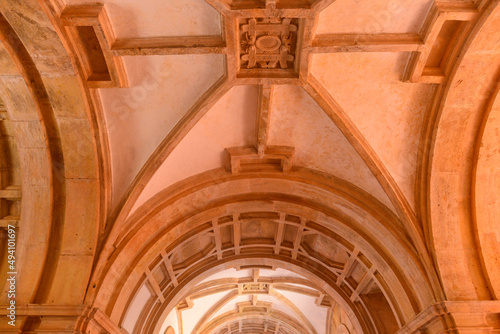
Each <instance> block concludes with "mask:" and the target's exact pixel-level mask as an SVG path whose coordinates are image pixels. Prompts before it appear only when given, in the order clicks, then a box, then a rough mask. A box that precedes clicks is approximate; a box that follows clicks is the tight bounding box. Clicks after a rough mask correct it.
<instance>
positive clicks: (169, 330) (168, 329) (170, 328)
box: [165, 326, 175, 334]
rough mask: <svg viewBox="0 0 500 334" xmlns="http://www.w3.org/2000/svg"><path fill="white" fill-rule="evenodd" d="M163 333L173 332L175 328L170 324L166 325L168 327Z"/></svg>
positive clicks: (173, 333) (172, 333)
mask: <svg viewBox="0 0 500 334" xmlns="http://www.w3.org/2000/svg"><path fill="white" fill-rule="evenodd" d="M165 334H175V330H174V329H173V328H172V326H168V328H167V329H166V330H165Z"/></svg>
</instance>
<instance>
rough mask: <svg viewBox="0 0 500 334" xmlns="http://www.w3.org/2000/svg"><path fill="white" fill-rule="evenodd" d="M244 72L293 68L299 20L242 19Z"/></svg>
mask: <svg viewBox="0 0 500 334" xmlns="http://www.w3.org/2000/svg"><path fill="white" fill-rule="evenodd" d="M240 23H241V24H240V25H239V36H240V45H241V48H240V66H241V68H242V69H258V68H260V69H274V68H281V69H286V68H293V64H294V61H295V48H296V45H297V28H298V22H297V19H291V18H280V17H268V18H250V19H241V20H240Z"/></svg>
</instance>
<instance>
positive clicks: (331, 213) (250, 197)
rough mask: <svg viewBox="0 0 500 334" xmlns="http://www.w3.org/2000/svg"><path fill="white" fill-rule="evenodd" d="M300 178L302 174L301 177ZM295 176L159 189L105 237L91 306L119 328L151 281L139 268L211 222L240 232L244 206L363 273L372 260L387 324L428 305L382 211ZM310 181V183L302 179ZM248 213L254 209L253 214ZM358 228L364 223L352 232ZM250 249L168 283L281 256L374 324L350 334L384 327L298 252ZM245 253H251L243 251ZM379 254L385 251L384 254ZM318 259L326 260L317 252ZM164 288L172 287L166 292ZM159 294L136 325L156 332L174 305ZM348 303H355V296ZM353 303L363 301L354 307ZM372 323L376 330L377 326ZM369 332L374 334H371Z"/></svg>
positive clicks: (357, 195)
mask: <svg viewBox="0 0 500 334" xmlns="http://www.w3.org/2000/svg"><path fill="white" fill-rule="evenodd" d="M301 172H302V173H305V174H307V173H310V172H309V171H307V170H305V169H304V170H302V171H301ZM301 172H296V173H295V174H294V175H284V174H282V173H274V172H271V173H269V174H268V175H262V173H259V174H252V173H249V174H246V175H238V176H228V175H227V174H226V173H225V172H224V171H222V170H221V171H219V170H216V171H212V172H209V174H208V175H207V174H206V173H205V174H203V175H198V176H196V177H194V178H191V179H189V180H186V181H185V182H184V181H183V182H182V184H180V185H176V186H174V187H172V188H169V189H166V190H165V191H164V192H163V193H161V194H160V195H158V196H157V197H155V198H153V199H152V200H151V201H149V202H148V203H146V204H145V205H144V207H143V208H141V209H139V210H138V212H137V213H136V214H135V215H134V216H132V217H130V220H129V221H128V223H127V224H126V225H125V226H124V230H125V231H127V232H126V233H116V234H115V235H114V236H113V237H114V242H115V245H114V246H113V247H115V248H116V250H115V251H114V254H113V255H112V257H111V263H108V266H107V267H106V268H103V271H102V272H103V276H102V279H101V280H100V281H96V284H97V288H96V289H97V290H98V291H99V293H97V292H96V295H97V299H96V301H95V306H97V307H99V308H102V309H106V310H107V312H109V314H110V316H111V319H116V320H115V321H117V322H118V323H119V322H121V321H122V319H123V315H124V314H125V313H124V312H125V310H126V308H127V305H129V304H130V302H131V300H132V298H133V296H134V292H135V291H137V290H138V289H139V287H140V286H141V285H142V284H143V282H144V278H145V277H146V276H148V275H149V274H146V276H145V270H146V272H151V271H154V270H156V265H158V263H159V262H158V261H162V260H161V258H165V257H167V258H169V257H170V256H172V254H173V253H172V252H173V251H174V250H175V249H176V247H177V246H179V245H180V244H179V243H184V242H189V241H190V240H192V239H194V238H201V236H202V235H203V234H204V233H205V232H207V231H211V230H213V229H214V226H213V222H214V221H219V220H220V219H222V220H221V221H224V219H228V218H224V217H223V216H228V215H229V216H232V215H233V214H234V215H238V219H237V221H238V222H237V223H236V221H235V222H232V223H229V222H226V224H228V225H227V226H230V225H232V224H233V225H234V224H240V223H241V222H242V221H243V220H244V219H242V218H241V217H243V216H244V212H245V208H246V210H249V209H248V208H251V207H253V208H259V210H260V211H272V212H274V213H273V214H274V215H275V216H274V218H269V217H267V218H262V219H264V220H271V221H280V220H281V221H282V222H283V224H285V223H286V219H287V218H285V217H287V215H288V216H290V217H298V218H288V219H289V220H291V222H290V223H292V224H295V225H296V226H299V225H300V223H298V222H297V221H296V220H297V219H299V221H301V222H302V224H305V228H306V229H312V230H314V232H311V233H315V234H318V235H323V236H327V237H328V238H329V240H330V239H331V240H335V242H338V243H340V244H344V247H346V248H345V249H348V250H349V252H350V254H356V255H355V256H354V257H353V258H356V259H357V260H356V261H358V260H359V261H361V262H362V261H367V262H366V263H369V265H368V267H371V265H372V264H374V263H375V262H377V263H378V265H377V266H378V267H377V269H375V267H373V268H372V269H371V270H372V272H371V274H373V275H374V276H376V277H377V278H376V279H375V280H376V281H377V282H379V283H377V285H378V286H380V287H382V288H381V290H380V291H381V293H382V295H383V296H384V297H383V298H382V299H383V300H385V303H386V304H381V305H379V306H381V307H382V308H385V309H387V310H388V313H387V314H385V316H389V314H390V315H391V316H393V317H394V319H395V324H396V325H395V326H397V327H401V326H403V325H404V324H405V323H406V322H407V321H409V320H410V319H411V318H412V317H413V316H414V315H415V314H418V313H419V312H420V310H421V306H420V305H423V304H425V303H426V301H429V299H432V292H431V290H430V288H429V285H428V282H427V280H426V278H425V274H424V272H423V268H422V265H421V264H420V263H419V262H418V260H417V261H416V259H417V258H416V257H415V255H414V253H413V252H414V249H413V248H412V247H411V246H410V245H409V244H408V243H407V239H406V238H405V236H404V234H400V233H399V232H398V231H399V226H400V225H399V222H398V219H397V218H395V217H394V216H392V215H391V214H390V213H389V211H387V210H385V209H384V206H383V205H380V204H379V203H378V202H377V201H376V200H373V199H371V198H370V197H369V195H367V194H364V193H361V190H359V189H356V188H353V187H350V186H349V185H345V187H343V186H342V185H341V184H335V182H332V180H328V178H326V179H325V178H324V176H322V175H319V174H316V177H317V179H316V181H317V182H316V181H311V180H310V179H309V181H305V180H306V179H307V178H305V177H304V178H303V177H301ZM308 176H309V177H310V175H308ZM249 178H252V179H253V181H256V182H255V183H254V185H252V187H249V183H248V182H247V181H248V179H249ZM207 180H208V181H207ZM320 180H321V182H320ZM336 181H337V180H336ZM329 187H331V188H329ZM291 190H292V191H291ZM207 198H208V201H207ZM353 202H355V203H357V202H360V203H361V202H364V204H361V206H362V207H364V208H365V210H366V211H363V210H360V209H359V207H357V205H355V204H354V203H353ZM235 210H236V211H235ZM252 210H253V211H255V209H252ZM252 210H250V212H251V211H252ZM242 214H243V216H242ZM276 215H277V216H276ZM280 215H281V216H280ZM300 217H302V218H300ZM361 217H362V219H361ZM375 217H376V218H375ZM229 219H230V220H231V219H232V218H229ZM262 219H261V220H262ZM294 219H295V221H294ZM361 220H363V221H364V222H365V223H364V224H360V223H359V222H360V221H361ZM332 229H333V230H334V231H333V230H332ZM209 233H212V232H209ZM300 240H302V239H300ZM382 240H384V242H382ZM389 240H391V241H389ZM332 242H333V241H332ZM361 245H364V246H361ZM254 246H255V247H257V248H258V249H257V250H255V252H254V253H252V252H253V251H250V253H249V254H248V256H247V255H244V254H243V252H244V251H243V249H244V248H245V247H246V246H245V245H240V246H239V247H240V248H241V253H240V254H235V253H234V254H232V255H231V256H229V257H225V256H222V258H218V259H217V256H215V260H214V261H215V262H212V261H208V262H206V263H205V264H204V265H201V266H200V265H196V263H202V262H200V261H199V260H200V259H203V258H204V257H205V256H208V257H210V256H213V254H209V253H207V254H205V255H200V256H201V257H200V258H198V259H196V258H193V259H192V261H193V262H192V263H191V262H190V263H191V264H190V265H189V266H188V268H185V270H184V271H183V272H184V273H182V274H179V275H180V276H178V277H176V278H175V280H177V282H178V283H179V286H180V282H181V281H182V282H186V283H187V282H191V283H190V284H193V283H192V282H194V281H193V280H192V279H193V278H194V277H196V275H195V276H191V274H192V273H194V272H196V273H198V272H199V273H201V272H204V271H205V270H208V269H209V268H211V266H214V265H221V264H222V263H224V262H225V261H229V260H231V261H232V260H238V259H240V260H241V259H244V258H245V257H248V258H252V257H259V256H260V257H261V258H262V257H268V258H273V257H274V258H276V259H281V260H282V261H283V260H285V262H287V261H288V262H290V260H286V259H287V256H288V257H290V256H291V258H290V259H292V260H291V262H290V263H291V264H293V265H295V266H297V265H298V267H301V266H302V268H303V270H305V271H306V272H308V271H309V272H316V274H315V275H316V276H317V277H320V278H321V279H320V281H324V282H327V281H330V287H329V289H330V291H332V293H334V291H337V294H340V295H341V296H343V297H341V298H340V299H341V300H344V301H345V303H344V307H347V306H348V305H350V307H349V308H350V309H351V310H354V309H357V311H356V312H357V316H356V317H355V318H357V319H362V318H365V319H372V320H370V321H371V322H372V323H371V324H369V325H368V324H365V325H359V324H358V331H363V330H364V331H365V332H369V333H370V332H378V331H380V330H382V329H381V327H380V326H383V325H382V323H381V322H380V321H378V323H377V320H373V316H370V315H369V313H370V312H371V311H370V303H371V301H365V303H368V304H366V305H365V306H364V307H353V306H352V302H351V301H348V300H349V297H348V296H347V295H346V293H345V292H342V289H340V288H339V287H338V286H337V285H336V283H335V280H336V279H335V278H334V277H335V275H334V274H333V272H329V273H327V272H323V273H321V272H322V270H323V271H324V270H325V269H319V268H320V267H321V266H323V267H324V266H325V265H324V263H323V264H322V263H321V262H322V261H321V260H318V258H316V259H312V257H311V258H310V259H307V258H308V257H307V256H303V255H301V256H302V257H300V256H298V255H296V258H295V259H293V253H294V251H295V252H296V253H297V250H293V247H292V250H290V249H289V250H288V251H287V252H288V253H287V255H286V256H285V255H283V254H285V253H283V254H281V251H280V252H278V254H275V255H272V256H271V255H270V253H273V251H272V250H273V247H274V249H276V248H280V247H281V246H276V245H274V246H272V245H271V246H270V245H265V243H264V244H262V245H261V244H259V245H254ZM269 246H270V247H269ZM248 247H250V249H251V248H252V247H251V245H250V246H248ZM255 247H254V248H255ZM259 247H260V248H259ZM386 247H388V248H391V249H390V250H389V249H385V248H386ZM265 249H267V251H266V250H265ZM234 250H235V247H233V249H232V250H229V249H226V250H225V251H233V252H234ZM266 252H267V253H266ZM269 252H270V253H269ZM314 252H316V250H315V249H312V250H310V253H311V254H312V253H314ZM390 253H392V254H396V253H397V254H399V257H398V259H396V258H394V257H393V256H391V255H389V254H390ZM266 254H267V255H266ZM318 256H319V258H324V256H323V257H322V256H321V254H320V255H318ZM358 256H359V259H358ZM374 256H375V258H376V260H375V258H374ZM131 259H132V260H131ZM158 259H159V260H158ZM361 259H363V260H361ZM189 261H191V260H189ZM217 261H218V262H217ZM221 261H222V262H221ZM359 261H358V262H359ZM374 261H375V262H374ZM398 261H402V262H404V264H403V263H402V262H399V264H398ZM361 262H360V263H361ZM116 266H118V267H120V268H121V269H120V272H122V273H123V274H122V275H121V276H120V275H117V273H118V272H117V271H116V269H113V268H114V267H116ZM314 268H316V269H314ZM183 275H184V276H183ZM346 275H347V273H346V274H344V276H346ZM188 277H189V279H188ZM343 279H344V278H342V279H340V281H343ZM365 283H366V282H365ZM346 284H347V285H349V284H348V283H343V285H342V286H344V288H347V285H346ZM354 285H356V283H354ZM171 288H172V289H174V288H173V286H171ZM160 289H167V290H168V289H170V288H168V287H161V288H160ZM167 290H162V291H164V292H165V295H164V296H162V297H161V298H164V299H165V300H168V302H165V303H163V302H162V303H161V304H162V305H164V306H161V308H162V309H161V312H160V311H159V308H158V307H160V306H154V307H155V309H154V310H153V311H154V313H155V314H156V315H154V316H152V317H149V315H148V314H149V313H150V311H145V313H144V315H145V319H144V323H145V324H146V325H147V326H153V327H154V325H155V324H157V323H158V322H159V315H158V314H160V313H162V314H164V311H165V309H164V308H166V306H165V305H167V304H169V303H170V300H173V299H172V298H173V296H174V295H177V292H175V293H174V292H172V291H173V290H172V291H170V290H168V291H167ZM354 290H356V288H354ZM351 291H353V290H351ZM358 292H359V291H358ZM352 293H355V292H354V291H353V292H352ZM356 293H357V292H356ZM348 294H350V293H348ZM395 296H398V297H397V298H396V297H395ZM337 298H338V297H337ZM353 298H354V299H355V300H356V298H357V297H353ZM359 301H360V303H361V299H360V300H359ZM174 304H175V302H174ZM149 305H150V306H151V307H153V305H157V304H155V303H150V304H149ZM158 305H160V304H158ZM169 305H170V306H169V307H173V306H172V303H170V304H169ZM151 310H152V309H151ZM165 312H166V311H165ZM348 312H350V314H351V318H353V316H352V315H353V314H355V312H354V311H348ZM360 312H364V316H361V313H360ZM380 316H381V315H379V317H380ZM147 317H149V318H147ZM354 322H355V320H354V319H353V323H354ZM375 323H377V324H376V325H375ZM377 326H378V328H379V329H376V328H377ZM148 328H149V327H148ZM361 328H363V330H361ZM370 328H371V329H370ZM149 331H153V328H152V327H151V328H150V329H149ZM139 332H141V331H139ZM146 332H148V331H146Z"/></svg>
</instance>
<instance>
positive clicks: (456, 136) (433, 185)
mask: <svg viewBox="0 0 500 334" xmlns="http://www.w3.org/2000/svg"><path fill="white" fill-rule="evenodd" d="M499 16H500V10H499V8H498V7H497V6H496V4H495V3H491V4H490V6H489V7H488V8H487V9H486V10H485V11H484V14H483V16H482V17H481V18H480V19H479V21H478V24H477V25H476V27H475V28H474V30H473V31H472V32H471V34H470V36H469V39H468V41H467V42H466V45H465V46H464V48H463V51H462V53H461V55H460V59H459V61H458V62H457V66H456V67H455V69H454V71H453V73H452V75H451V76H450V79H449V82H448V84H447V85H446V86H445V87H444V88H443V89H442V90H441V91H439V92H438V94H437V96H436V98H437V99H442V103H441V104H438V105H436V109H435V110H434V112H435V113H436V114H435V115H437V118H436V121H435V123H434V124H433V127H434V129H436V130H435V133H434V137H433V139H432V140H430V141H427V145H429V147H430V150H431V152H430V157H431V163H430V165H431V173H430V176H429V189H430V191H429V194H428V196H429V210H430V213H431V222H430V226H429V236H430V238H431V240H432V246H433V248H434V253H435V259H436V261H437V264H438V265H437V267H438V270H439V272H440V277H441V280H442V284H443V286H444V291H445V293H446V298H447V299H448V300H490V299H495V291H494V290H495V289H494V288H493V287H492V285H491V282H490V281H491V279H490V278H489V276H490V275H491V273H492V269H491V268H488V267H487V265H486V262H488V261H487V260H485V255H486V256H489V255H487V254H485V253H484V251H483V250H482V249H481V240H480V237H479V235H480V234H481V232H480V231H479V232H478V225H477V220H476V217H474V212H475V211H476V205H477V203H475V202H474V196H473V193H474V192H475V191H477V189H474V187H475V181H474V177H473V175H474V173H475V165H476V164H477V155H478V153H477V150H478V147H480V146H481V145H482V142H483V140H482V138H481V131H482V130H481V129H482V127H484V124H486V120H487V119H488V114H489V110H490V108H491V107H489V106H491V105H492V103H493V102H492V101H494V99H495V96H496V94H497V90H496V87H497V85H498V80H499V76H498V75H499V70H500V62H499V54H498V51H495V50H493V49H488V47H486V46H485V45H486V44H487V43H488V40H489V39H491V38H494V36H498V33H497V29H496V28H497V25H496V23H495V22H498V17H499ZM481 57H482V58H481ZM485 57H486V58H487V60H485ZM478 58H481V59H482V60H481V62H478V63H476V65H475V66H472V67H471V66H469V64H471V63H472V62H474V61H476V60H477V59H478ZM475 73H481V75H475ZM482 124H483V125H482ZM496 154H498V153H496ZM483 223H486V224H487V225H488V224H491V223H493V222H489V223H488V222H483ZM493 271H494V270H493Z"/></svg>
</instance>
